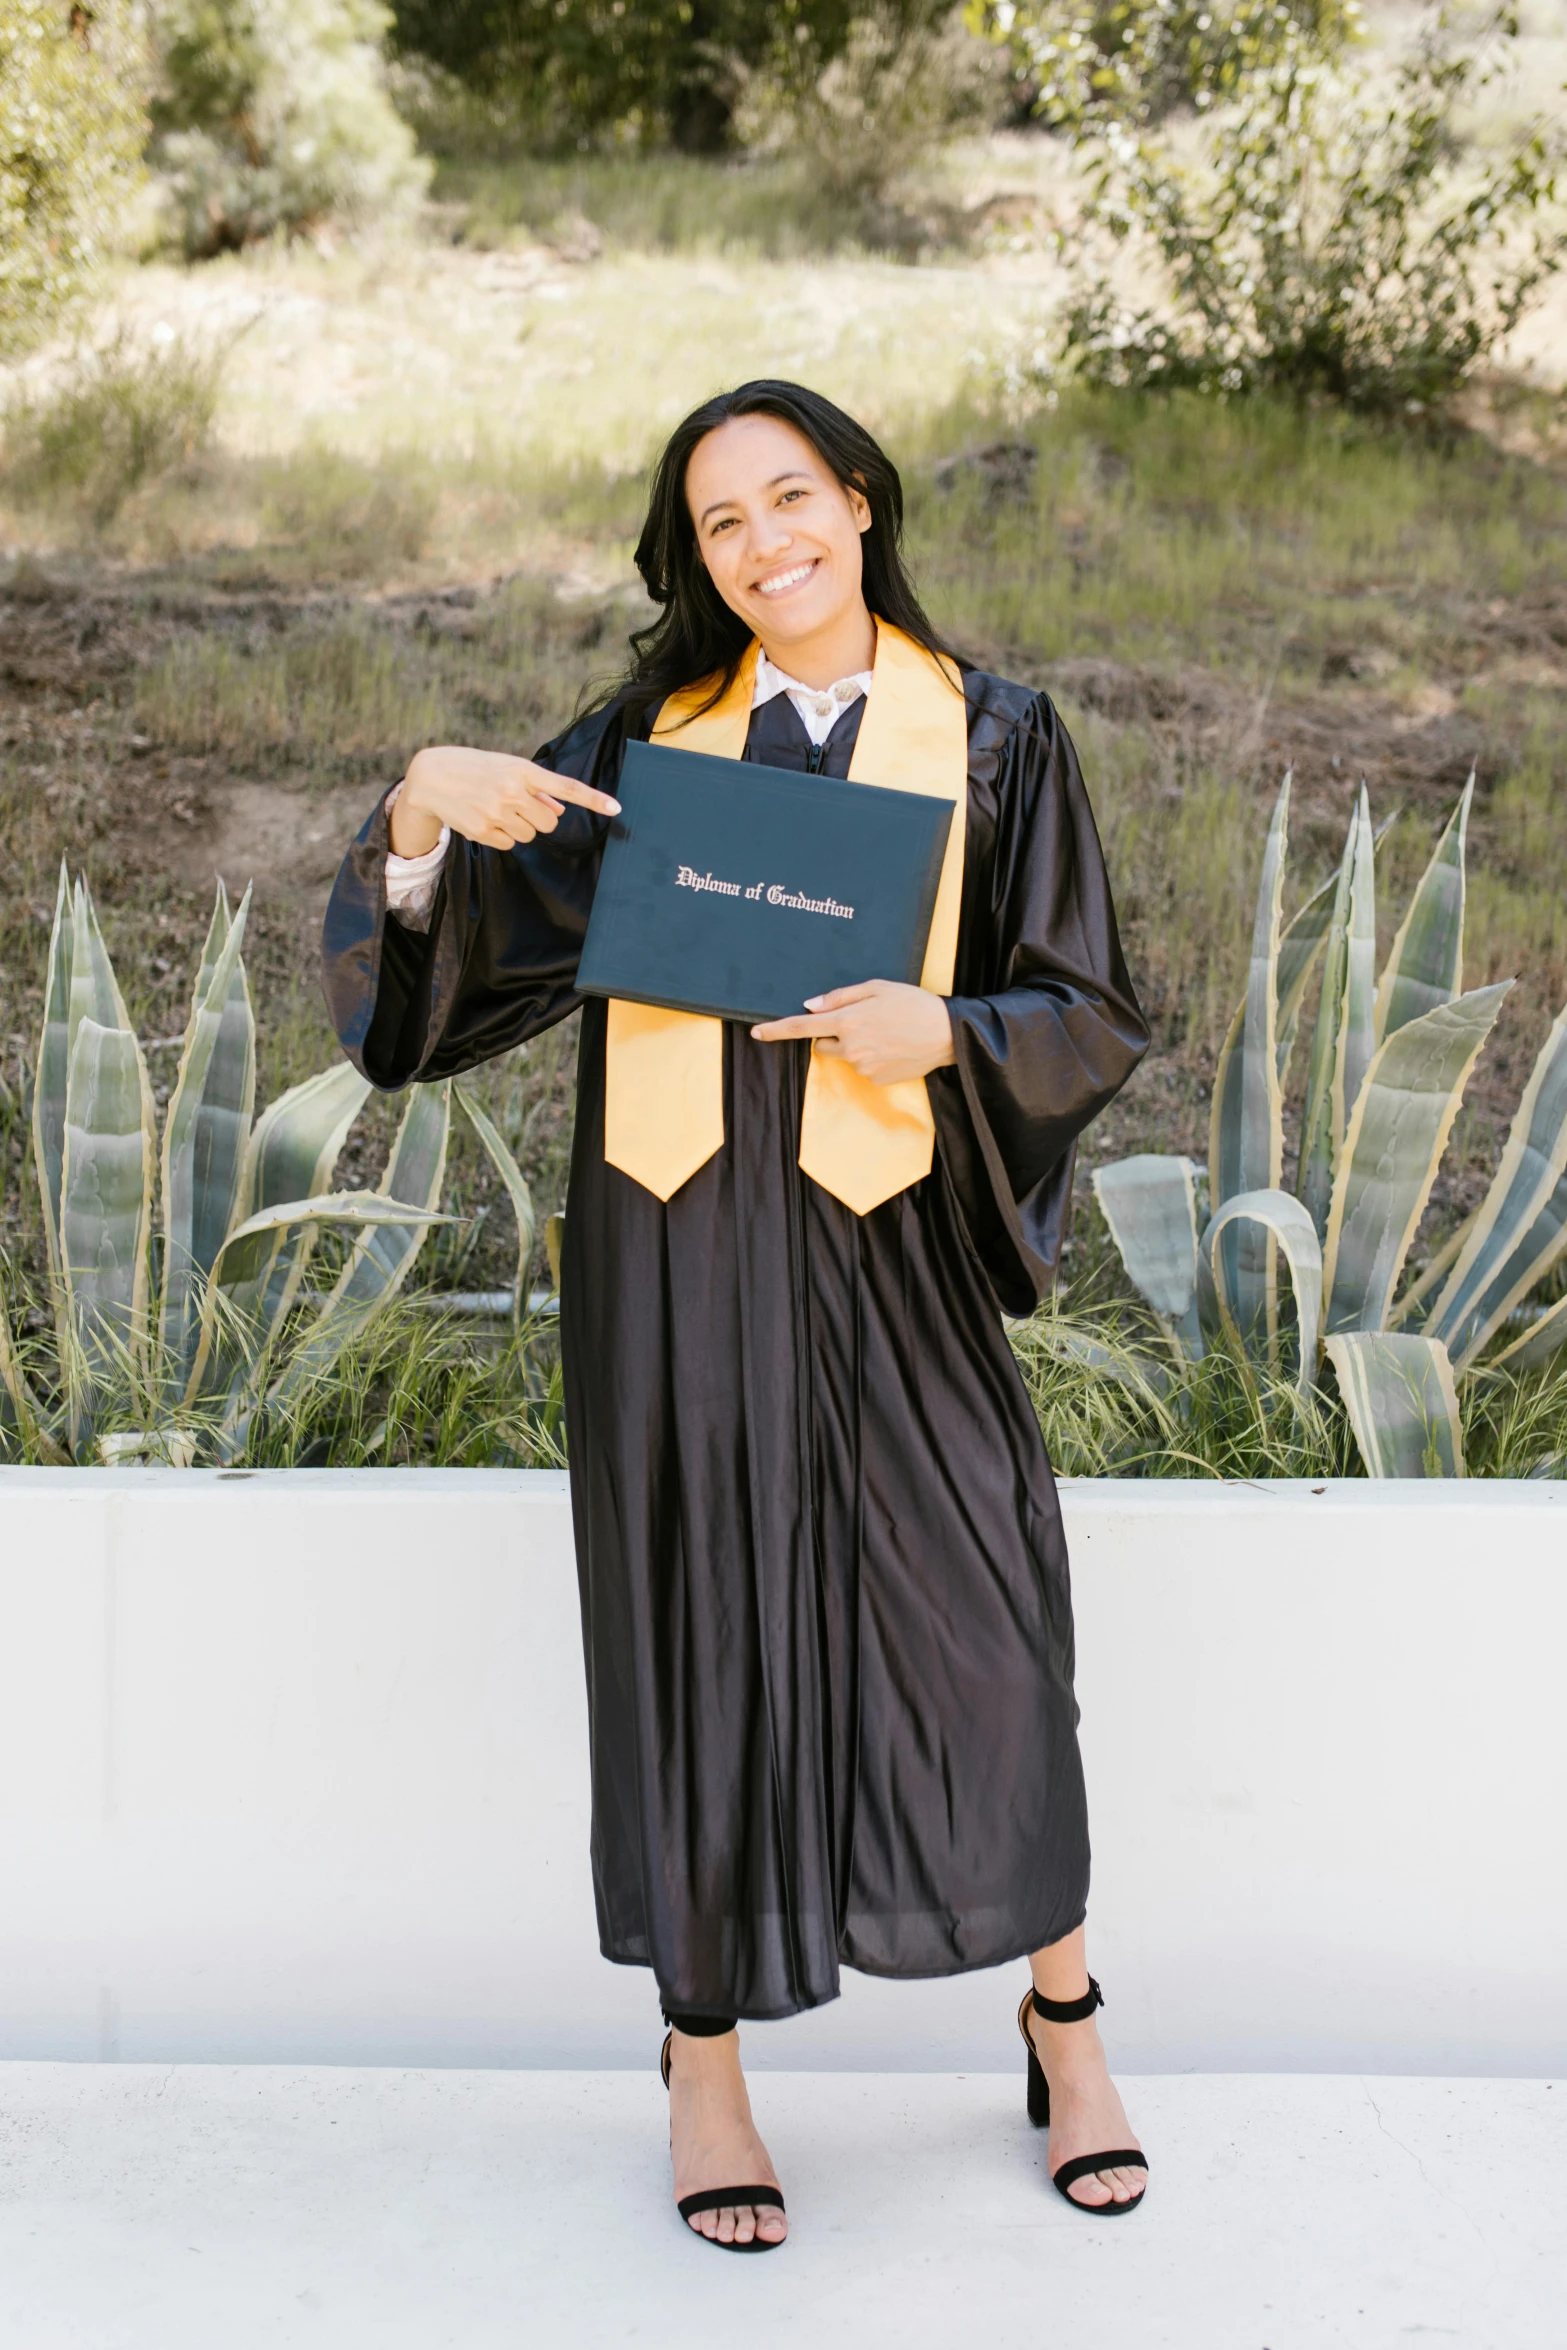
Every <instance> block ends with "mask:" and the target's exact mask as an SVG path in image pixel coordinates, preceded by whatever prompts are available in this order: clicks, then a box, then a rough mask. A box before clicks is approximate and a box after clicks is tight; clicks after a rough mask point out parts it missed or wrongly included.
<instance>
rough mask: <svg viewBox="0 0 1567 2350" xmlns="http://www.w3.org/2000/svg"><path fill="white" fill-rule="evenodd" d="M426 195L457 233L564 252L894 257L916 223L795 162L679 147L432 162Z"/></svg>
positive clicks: (919, 235) (914, 233)
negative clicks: (539, 243) (829, 185)
mask: <svg viewBox="0 0 1567 2350" xmlns="http://www.w3.org/2000/svg"><path fill="white" fill-rule="evenodd" d="M431 194H432V196H433V197H434V199H435V200H436V202H437V203H438V204H441V205H442V206H446V207H450V209H451V211H452V213H453V214H454V215H456V216H457V218H458V219H459V221H460V233H461V235H462V237H463V239H464V241H465V242H467V243H469V244H474V245H480V246H485V245H503V244H507V243H509V242H511V241H512V240H513V239H514V238H516V237H518V236H519V235H523V236H528V237H538V238H542V239H544V240H545V241H550V240H552V239H553V240H555V241H557V242H558V243H560V244H561V245H562V246H563V247H564V248H565V249H566V250H567V251H568V252H581V251H583V250H587V251H592V250H593V249H594V240H595V239H602V240H603V241H604V242H605V243H608V244H610V245H613V246H617V247H620V248H622V249H624V250H627V251H630V252H643V253H682V254H690V255H701V254H704V253H738V254H748V253H756V254H762V255H765V256H766V257H767V258H768V259H769V260H806V259H811V258H814V257H816V256H818V255H820V254H822V253H833V252H841V251H854V252H872V253H884V252H890V253H895V254H906V253H907V252H908V251H909V250H910V249H911V248H912V247H916V246H917V245H918V244H919V243H921V242H923V241H926V238H927V237H928V233H929V232H928V230H924V229H923V225H922V224H921V223H918V222H912V221H910V220H908V219H907V218H906V217H905V216H904V215H902V214H900V213H899V212H897V211H896V210H894V209H892V208H889V207H886V206H875V207H872V206H870V205H866V204H855V203H852V202H848V201H846V200H845V199H844V198H843V196H841V195H838V194H835V193H834V192H832V191H831V190H828V189H825V188H823V187H822V186H821V185H820V184H819V182H818V181H817V180H816V179H815V178H813V176H812V174H811V173H810V172H809V170H807V169H802V168H801V166H800V165H799V164H796V163H791V162H788V161H781V160H777V159H775V158H771V157H755V158H744V157H737V158H736V159H735V160H733V161H726V162H717V163H715V162H710V161H707V160H705V159H702V158H699V157H696V156H687V155H653V156H647V155H637V154H626V155H618V156H617V155H584V156H573V157H567V158H558V157H550V156H540V157H525V158H517V159H513V160H506V161H488V162H486V161H479V162H474V161H471V160H466V161H465V160H457V159H451V158H448V159H444V160H442V161H441V162H440V163H439V164H438V165H437V169H436V175H435V179H434V182H433V184H432V187H431Z"/></svg>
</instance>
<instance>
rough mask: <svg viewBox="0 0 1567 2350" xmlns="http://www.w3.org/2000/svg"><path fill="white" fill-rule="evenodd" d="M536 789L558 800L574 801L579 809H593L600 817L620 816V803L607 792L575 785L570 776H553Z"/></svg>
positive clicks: (583, 784)
mask: <svg viewBox="0 0 1567 2350" xmlns="http://www.w3.org/2000/svg"><path fill="white" fill-rule="evenodd" d="M536 788H537V789H538V790H539V791H540V792H544V793H553V794H554V796H555V798H556V799H559V800H571V801H574V802H575V804H576V805H577V806H578V807H579V808H591V809H593V810H594V812H595V813H596V814H597V815H600V816H618V815H619V814H620V802H619V801H618V800H612V799H611V798H610V796H609V794H608V792H607V791H595V789H594V788H593V786H592V784H591V783H574V782H573V781H572V779H571V777H570V776H568V775H551V776H550V777H549V780H548V782H547V783H542V784H539V785H538V786H536Z"/></svg>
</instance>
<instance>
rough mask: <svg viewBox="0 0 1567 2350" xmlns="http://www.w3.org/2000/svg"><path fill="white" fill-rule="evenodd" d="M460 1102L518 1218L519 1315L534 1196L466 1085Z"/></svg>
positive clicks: (515, 1306)
mask: <svg viewBox="0 0 1567 2350" xmlns="http://www.w3.org/2000/svg"><path fill="white" fill-rule="evenodd" d="M457 1099H458V1101H459V1103H460V1104H461V1105H462V1109H463V1111H464V1114H465V1115H466V1117H467V1120H468V1123H469V1125H470V1126H471V1127H472V1128H473V1130H474V1132H475V1134H477V1136H478V1137H479V1140H480V1141H481V1142H482V1143H483V1145H484V1147H485V1149H486V1150H487V1151H488V1152H489V1154H490V1158H491V1160H492V1161H493V1163H494V1167H495V1172H496V1173H497V1175H499V1177H500V1179H501V1181H502V1183H504V1185H505V1186H506V1195H507V1197H508V1199H509V1200H510V1201H511V1205H512V1213H513V1215H514V1216H515V1217H516V1219H517V1278H516V1280H515V1282H514V1283H513V1284H512V1314H513V1316H514V1317H516V1316H519V1315H520V1314H521V1312H522V1309H523V1305H524V1303H525V1302H526V1297H527V1280H528V1265H529V1262H530V1260H531V1258H532V1256H533V1243H534V1237H535V1234H536V1231H537V1221H536V1218H535V1216H534V1212H533V1194H532V1192H531V1191H530V1190H529V1189H528V1185H527V1180H526V1178H525V1177H524V1175H523V1172H522V1169H521V1168H520V1167H519V1166H518V1164H517V1162H516V1159H515V1158H514V1157H513V1156H512V1153H511V1151H510V1149H509V1148H508V1147H507V1144H506V1141H505V1138H504V1136H503V1135H502V1134H501V1132H500V1130H499V1128H498V1127H497V1126H496V1124H495V1121H494V1120H493V1119H492V1118H491V1117H490V1116H489V1115H488V1113H487V1112H486V1111H485V1110H483V1109H481V1107H480V1106H479V1104H478V1103H477V1102H476V1101H475V1100H474V1099H473V1097H472V1095H471V1094H470V1093H469V1092H468V1090H467V1088H466V1087H465V1086H462V1085H459V1086H458V1087H457Z"/></svg>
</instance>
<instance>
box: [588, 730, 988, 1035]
mask: <svg viewBox="0 0 1567 2350" xmlns="http://www.w3.org/2000/svg"><path fill="white" fill-rule="evenodd" d="M617 796H618V798H619V800H620V803H621V813H620V815H619V816H618V817H617V818H616V819H615V820H614V822H613V823H612V825H611V827H610V832H609V838H608V840H607V841H606V843H605V846H604V857H603V864H602V866H601V869H600V873H599V882H598V888H597V891H596V893H595V896H594V900H593V911H592V914H591V916H590V918H589V922H588V932H587V937H586V939H585V941H584V943H583V949H582V959H581V962H580V963H579V965H578V970H577V985H578V987H579V988H580V989H581V990H582V992H583V993H584V994H585V995H606V996H614V997H619V998H621V999H622V1000H624V1001H627V1002H632V1003H644V1004H658V1005H663V1006H665V1007H667V1008H669V1009H672V1010H676V1011H682V1012H699V1013H706V1014H709V1015H715V1016H716V1017H718V1018H720V1019H725V1020H776V1019H782V1018H784V1017H785V1016H787V1015H788V1014H790V1013H793V1012H798V1011H800V1010H801V1009H802V1008H803V1006H804V1003H805V1000H806V998H807V997H808V996H815V995H825V994H826V993H827V992H828V990H829V989H831V988H835V987H849V986H853V985H855V984H856V983H857V982H859V981H861V980H866V979H898V980H903V981H905V982H907V983H908V984H909V985H910V986H917V985H918V984H919V979H920V973H921V970H922V969H923V966H924V961H925V948H926V942H927V940H928V938H929V935H930V924H931V915H932V912H933V910H934V908H935V903H936V889H937V884H938V882H939V881H940V878H941V867H942V859H943V856H944V854H945V852H946V846H947V834H948V832H949V830H950V828H951V824H952V803H951V801H950V800H943V799H938V798H933V797H931V796H930V795H929V794H927V793H919V792H904V791H897V790H892V789H888V788H886V787H885V786H875V785H870V784H861V783H841V782H839V781H837V780H836V779H835V778H833V777H831V776H825V775H808V774H801V773H800V772H799V771H798V770H795V769H791V768H781V767H761V766H753V765H751V764H750V763H749V762H748V761H745V760H741V759H724V758H715V757H713V756H711V755H710V754H707V753H703V752H699V751H686V750H676V749H672V748H669V747H666V746H664V745H661V744H653V743H637V742H634V743H628V744H627V745H626V752H625V760H624V764H623V766H622V768H621V774H620V783H619V786H618V792H617Z"/></svg>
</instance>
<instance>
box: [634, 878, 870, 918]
mask: <svg viewBox="0 0 1567 2350" xmlns="http://www.w3.org/2000/svg"><path fill="white" fill-rule="evenodd" d="M675 887H676V888H677V889H696V890H702V889H710V890H714V891H716V892H717V894H718V895H719V897H722V898H750V899H752V900H753V901H754V900H758V899H765V901H766V903H767V904H768V905H769V906H788V907H789V908H790V909H791V910H792V911H793V912H794V913H796V914H831V915H833V916H834V917H835V918H836V919H837V920H838V921H840V922H852V921H853V920H854V908H853V907H852V906H840V905H839V903H838V900H837V899H836V898H808V897H807V896H806V895H805V893H804V891H803V890H789V889H785V888H784V886H783V883H782V882H781V881H770V882H769V881H758V882H757V883H756V884H755V885H754V886H753V887H750V888H747V886H746V884H745V883H744V882H741V881H720V880H719V879H718V878H717V876H716V875H715V874H712V873H698V872H697V870H696V867H695V866H694V865H682V866H681V867H680V868H679V870H678V871H677V873H676V875H675Z"/></svg>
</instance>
